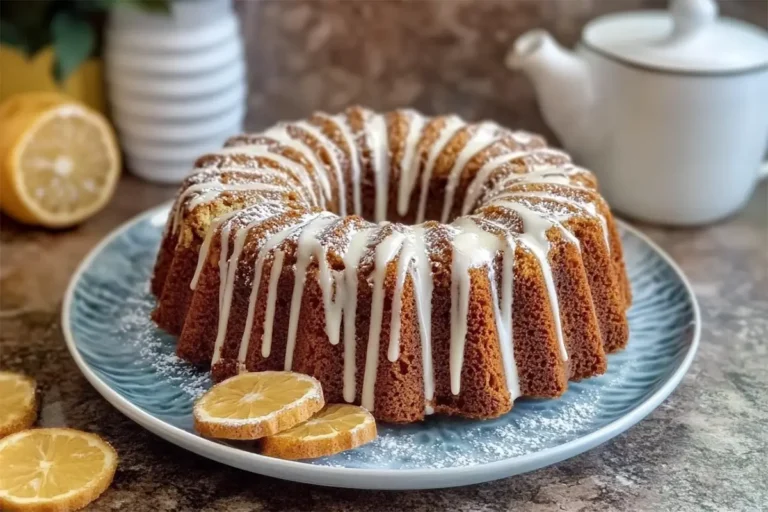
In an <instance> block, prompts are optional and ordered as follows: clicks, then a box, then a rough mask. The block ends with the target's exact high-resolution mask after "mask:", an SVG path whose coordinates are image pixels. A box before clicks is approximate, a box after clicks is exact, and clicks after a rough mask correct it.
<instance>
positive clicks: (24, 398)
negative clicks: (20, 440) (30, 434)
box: [0, 372, 37, 438]
mask: <svg viewBox="0 0 768 512" xmlns="http://www.w3.org/2000/svg"><path fill="white" fill-rule="evenodd" d="M36 388H37V385H36V383H35V381H34V380H33V379H30V378H29V377H27V376H25V375H21V374H19V373H10V372H0V438H2V437H4V436H7V435H8V434H13V433H15V432H19V431H20V430H24V429H27V428H29V427H31V426H32V424H33V423H35V420H36V419H37V393H36Z"/></svg>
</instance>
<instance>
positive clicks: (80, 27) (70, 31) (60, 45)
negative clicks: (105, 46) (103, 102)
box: [51, 11, 96, 82]
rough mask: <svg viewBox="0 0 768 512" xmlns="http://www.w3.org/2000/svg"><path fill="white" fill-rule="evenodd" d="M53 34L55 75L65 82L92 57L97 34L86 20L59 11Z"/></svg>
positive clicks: (53, 23)
mask: <svg viewBox="0 0 768 512" xmlns="http://www.w3.org/2000/svg"><path fill="white" fill-rule="evenodd" d="M51 32H52V34H53V49H54V53H55V56H56V59H55V61H54V65H53V66H54V67H53V73H54V76H55V77H56V80H57V81H58V82H63V81H64V80H66V79H67V77H68V76H69V75H70V74H71V73H72V72H73V71H75V70H76V69H77V68H78V67H80V65H81V64H82V63H83V62H85V60H86V59H88V57H90V56H91V54H92V53H93V50H94V47H95V45H96V33H95V32H94V30H93V27H91V25H90V23H88V22H87V21H86V20H84V19H81V18H77V17H75V16H74V15H73V14H72V13H69V12H65V11H59V12H57V13H56V15H55V16H54V17H53V22H52V23H51Z"/></svg>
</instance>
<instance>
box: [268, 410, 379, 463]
mask: <svg viewBox="0 0 768 512" xmlns="http://www.w3.org/2000/svg"><path fill="white" fill-rule="evenodd" d="M374 439H376V421H375V420H374V419H373V416H372V415H371V413H369V412H368V411H367V410H365V409H363V408H362V407H358V406H356V405H347V404H332V405H329V406H328V407H326V408H325V409H323V410H322V411H320V413H318V414H317V416H315V417H314V418H312V419H311V420H309V421H306V422H305V423H302V424H301V425H297V426H295V427H293V428H292V429H290V430H286V431H285V432H280V433H279V434H277V435H274V436H271V437H267V438H265V439H263V440H262V441H261V443H262V453H263V454H264V455H269V456H272V457H279V458H281V459H292V460H296V459H314V458H316V457H326V456H328V455H333V454H335V453H339V452H343V451H344V450H351V449H352V448H357V447H358V446H362V445H364V444H366V443H369V442H371V441H373V440H374Z"/></svg>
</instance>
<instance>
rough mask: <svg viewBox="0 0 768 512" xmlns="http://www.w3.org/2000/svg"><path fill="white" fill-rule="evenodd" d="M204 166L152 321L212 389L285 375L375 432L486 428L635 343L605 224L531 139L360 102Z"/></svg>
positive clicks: (169, 232)
mask: <svg viewBox="0 0 768 512" xmlns="http://www.w3.org/2000/svg"><path fill="white" fill-rule="evenodd" d="M195 167H196V169H195V171H196V172H195V173H194V174H192V175H191V176H190V177H189V178H188V179H187V180H186V181H185V183H184V184H183V186H182V187H181V191H180V193H179V195H178V196H177V198H176V202H175V204H174V206H173V209H172V211H171V214H170V215H169V219H168V225H167V228H166V232H165V236H164V239H163V241H162V245H161V248H160V253H159V255H158V259H157V263H156V267H155V274H154V277H153V280H152V291H153V293H154V294H155V296H156V297H157V298H158V306H157V309H156V311H155V313H154V318H155V321H156V322H157V324H158V325H159V326H160V327H161V328H163V329H165V330H167V331H168V332H170V333H172V334H174V335H178V336H179V339H178V347H177V352H178V354H179V356H180V357H182V358H184V359H185V360H187V361H190V362H192V363H196V364H200V365H208V364H210V365H211V371H212V373H213V376H214V379H216V380H220V379H223V378H226V377H229V376H231V375H233V374H235V373H237V372H240V371H261V370H275V369H286V370H287V369H290V370H294V371H298V372H303V373H307V374H311V375H313V376H314V377H316V378H317V379H319V380H320V381H321V382H322V384H323V389H324V393H325V395H326V400H327V401H329V402H341V401H346V402H355V403H360V404H362V405H363V406H364V407H366V408H368V409H369V410H370V411H372V413H373V414H374V416H375V417H376V418H377V419H379V420H382V421H392V422H413V421H418V420H421V419H423V418H424V417H425V415H428V414H432V413H439V414H455V415H459V416H465V417H471V418H491V417H495V416H498V415H500V414H503V413H505V412H507V411H509V410H510V409H511V407H512V404H513V401H514V400H515V398H517V397H519V396H534V397H556V396H559V395H561V394H562V393H563V392H564V391H565V389H566V387H567V383H568V381H569V380H576V379H582V378H586V377H591V376H594V375H598V374H601V373H603V372H604V371H605V369H606V356H605V355H606V353H608V352H612V351H615V350H618V349H621V348H622V347H624V346H625V344H626V343H627V337H628V326H627V321H626V315H625V313H626V309H627V307H628V306H629V303H630V300H631V298H630V290H629V284H628V281H627V277H626V273H625V269H624V262H623V259H622V249H621V244H620V240H619V236H618V234H617V231H616V228H615V225H614V222H613V218H612V216H611V212H610V210H609V209H608V206H607V205H606V203H605V201H604V200H603V199H602V197H601V196H600V195H599V194H598V192H597V184H596V182H595V179H594V176H593V175H592V174H591V173H590V172H589V171H586V170H584V169H581V168H579V167H576V166H574V165H573V164H572V163H571V160H570V158H569V157H568V155H566V154H565V153H563V152H561V151H558V150H554V149H550V148H548V147H547V146H546V144H545V142H544V140H543V139H542V138H540V137H538V136H536V135H531V134H528V133H525V132H518V131H510V130H508V129H505V128H503V127H501V126H499V125H497V124H495V123H492V122H482V123H476V124H475V123H467V122H465V121H463V120H462V119H460V118H459V117H457V116H443V117H433V118H429V117H425V116H423V115H421V114H419V113H417V112H414V111H412V110H397V111H394V112H390V113H387V114H378V113H374V112H372V111H370V110H367V109H364V108H360V107H354V108H350V109H347V110H346V111H345V112H344V113H341V114H338V115H333V116H331V115H327V114H323V113H317V114H315V115H313V116H312V117H311V118H310V119H308V120H305V121H298V122H291V123H283V124H279V125H277V126H275V127H273V128H270V129H268V130H266V131H264V132H262V133H258V134H253V135H243V136H238V137H234V138H232V139H230V140H229V141H228V142H227V144H226V146H225V148H224V149H223V150H221V151H219V152H218V153H215V154H209V155H206V156H203V157H201V158H200V159H199V160H198V161H197V162H196V164H195Z"/></svg>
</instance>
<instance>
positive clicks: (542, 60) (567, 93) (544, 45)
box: [506, 30, 597, 156]
mask: <svg viewBox="0 0 768 512" xmlns="http://www.w3.org/2000/svg"><path fill="white" fill-rule="evenodd" d="M506 64H507V66H508V67H509V68H510V69H520V70H522V71H523V72H524V73H525V74H527V75H528V77H529V78H530V79H531V81H532V82H533V85H534V88H535V90H536V97H537V99H538V102H539V106H540V108H541V111H542V114H543V116H544V120H545V121H546V122H547V124H548V125H549V126H550V128H552V130H553V131H554V132H555V134H556V135H557V136H558V138H559V139H560V141H561V142H562V143H563V145H564V146H565V147H566V148H567V149H568V150H569V151H570V152H571V153H572V154H574V156H580V155H583V154H584V153H587V152H590V149H591V147H592V146H593V145H594V144H595V143H596V140H594V138H595V137H596V136H597V133H596V130H594V129H589V128H590V127H591V126H594V125H595V123H594V121H593V117H594V115H593V114H594V112H593V108H594V104H595V101H594V98H595V95H594V92H593V84H592V78H591V77H590V72H589V68H588V66H587V64H586V62H584V61H583V60H582V59H581V58H580V57H579V56H577V55H576V54H574V53H573V52H571V51H569V50H566V49H565V48H563V47H562V46H560V45H559V44H557V42H555V40H554V39H552V37H551V36H550V35H549V33H547V32H546V31H544V30H531V31H529V32H526V33H525V34H523V35H521V36H520V37H519V38H518V39H517V40H516V41H515V43H514V45H513V47H512V49H511V50H510V52H509V54H508V55H507V60H506Z"/></svg>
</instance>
